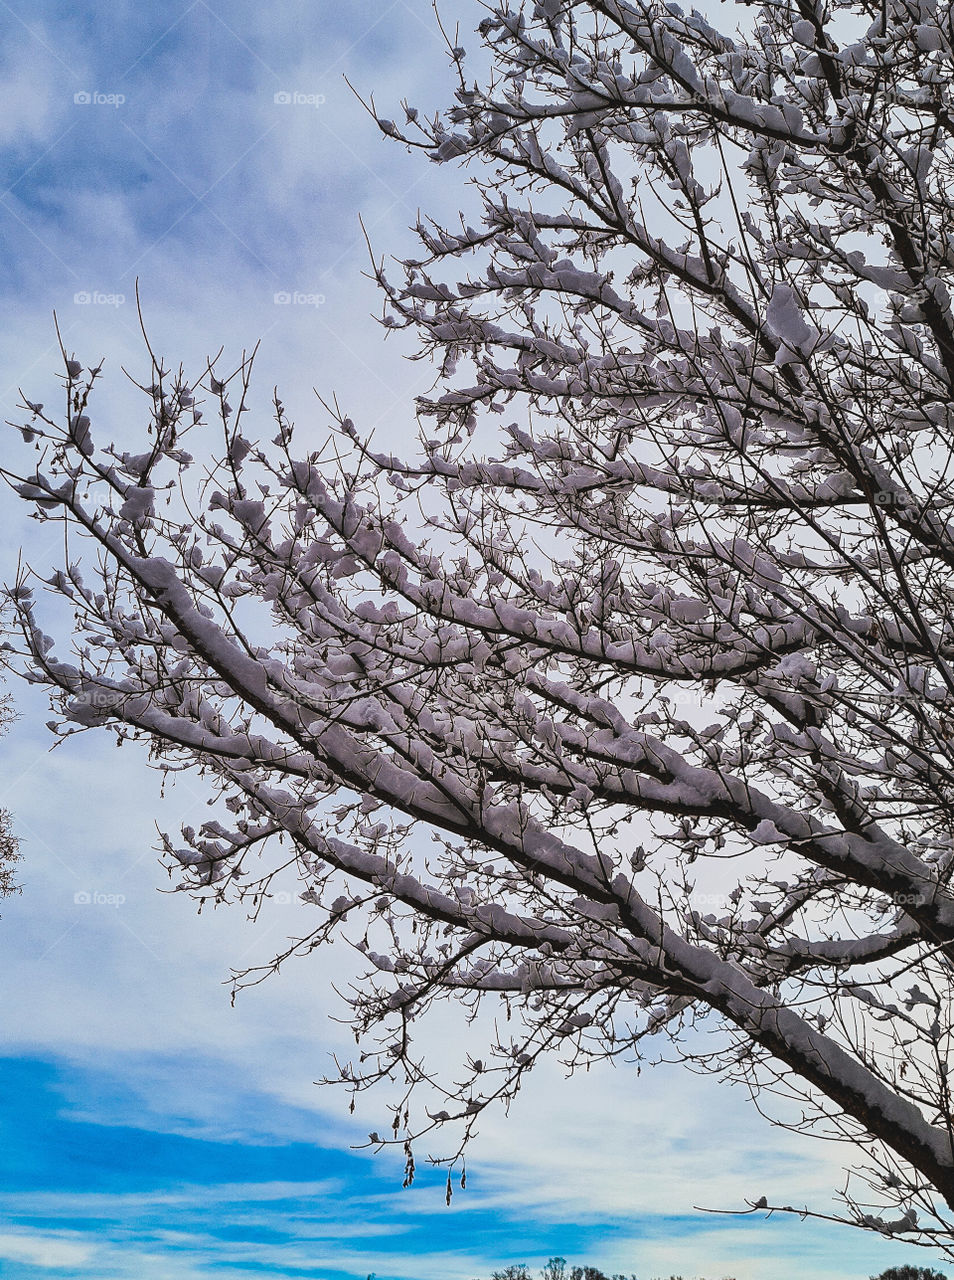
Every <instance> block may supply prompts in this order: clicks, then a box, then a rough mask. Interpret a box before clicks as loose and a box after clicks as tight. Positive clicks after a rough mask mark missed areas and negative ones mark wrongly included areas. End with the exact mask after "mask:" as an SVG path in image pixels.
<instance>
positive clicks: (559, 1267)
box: [491, 1258, 950, 1280]
mask: <svg viewBox="0 0 954 1280" xmlns="http://www.w3.org/2000/svg"><path fill="white" fill-rule="evenodd" d="M491 1280H533V1276H532V1275H531V1274H530V1269H529V1267H528V1266H527V1264H526V1263H525V1262H519V1263H517V1264H515V1265H514V1264H511V1266H509V1267H504V1268H503V1270H502V1271H495V1272H494V1273H493V1275H492V1276H491ZM540 1280H639V1277H638V1276H636V1275H634V1274H630V1275H624V1274H623V1273H622V1272H618V1273H615V1274H614V1275H611V1276H608V1275H607V1274H606V1273H605V1271H600V1269H599V1267H589V1266H583V1267H571V1266H570V1265H569V1263H568V1262H567V1260H566V1258H550V1260H549V1261H548V1262H547V1264H546V1266H545V1267H543V1268H542V1269H541V1271H540ZM653 1280H662V1277H660V1276H655V1277H653ZM669 1280H684V1277H683V1276H681V1275H680V1276H674V1275H671V1276H669ZM696 1280H703V1277H701V1276H700V1277H697V1278H696ZM721 1280H734V1278H733V1277H732V1276H723V1277H722V1278H721ZM868 1280H950V1277H948V1276H945V1275H944V1274H943V1272H941V1271H933V1270H931V1268H930V1267H912V1266H910V1265H909V1264H905V1265H904V1266H903V1267H889V1268H888V1270H887V1271H882V1272H881V1274H880V1275H877V1276H869V1277H868Z"/></svg>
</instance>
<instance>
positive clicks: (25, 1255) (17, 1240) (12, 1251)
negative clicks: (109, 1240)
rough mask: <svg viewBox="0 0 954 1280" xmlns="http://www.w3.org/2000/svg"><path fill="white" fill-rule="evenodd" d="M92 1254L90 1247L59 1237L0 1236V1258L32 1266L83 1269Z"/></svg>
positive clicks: (4, 1233)
mask: <svg viewBox="0 0 954 1280" xmlns="http://www.w3.org/2000/svg"><path fill="white" fill-rule="evenodd" d="M94 1252H95V1250H94V1249H93V1247H92V1246H91V1245H88V1244H79V1243H77V1242H75V1241H73V1240H66V1239H63V1238H62V1237H60V1236H55V1235H46V1234H44V1235H25V1234H24V1235H19V1234H17V1235H14V1234H11V1233H9V1232H3V1233H0V1258H6V1259H8V1261H10V1262H28V1263H29V1264H30V1265H31V1266H34V1267H50V1268H52V1267H85V1266H86V1265H87V1263H88V1262H89V1261H90V1260H91V1259H92V1257H93V1255H94Z"/></svg>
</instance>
